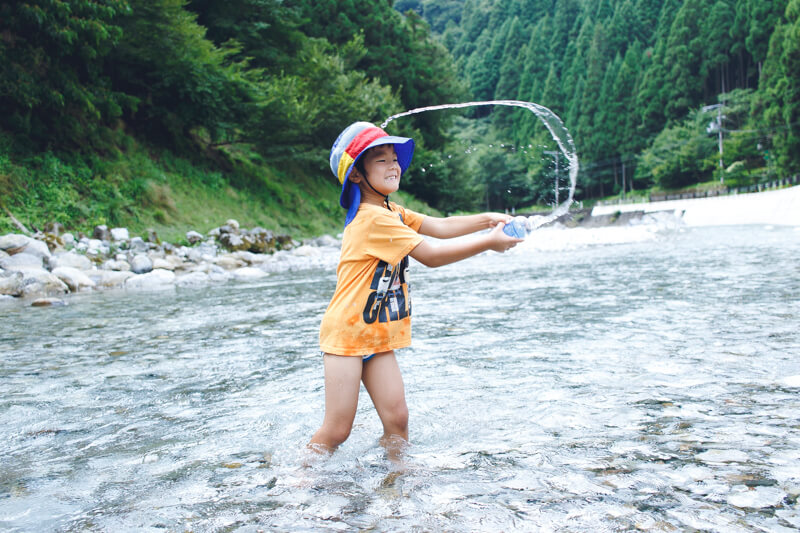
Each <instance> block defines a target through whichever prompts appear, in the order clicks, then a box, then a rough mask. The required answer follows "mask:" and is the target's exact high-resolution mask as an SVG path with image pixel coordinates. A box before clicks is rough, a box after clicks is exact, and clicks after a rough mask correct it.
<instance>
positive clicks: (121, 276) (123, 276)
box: [89, 270, 136, 288]
mask: <svg viewBox="0 0 800 533" xmlns="http://www.w3.org/2000/svg"><path fill="white" fill-rule="evenodd" d="M135 275H136V274H134V273H133V272H130V271H127V270H121V271H114V270H93V271H92V272H90V273H89V278H90V279H91V280H92V281H94V283H95V286H96V287H100V288H113V287H121V286H123V285H125V282H126V281H127V280H128V279H130V278H132V277H133V276H135Z"/></svg>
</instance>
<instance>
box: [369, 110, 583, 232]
mask: <svg viewBox="0 0 800 533" xmlns="http://www.w3.org/2000/svg"><path fill="white" fill-rule="evenodd" d="M485 105H504V106H512V107H522V108H524V109H527V110H529V111H531V112H532V113H533V114H535V115H536V116H537V117H538V118H539V120H541V121H542V123H543V124H544V126H545V127H546V128H547V131H549V132H550V135H551V136H552V137H553V140H554V141H555V142H556V144H557V145H558V148H559V150H561V153H562V154H564V157H565V158H566V159H567V161H568V163H569V165H568V168H569V182H570V185H569V194H568V195H567V199H566V200H564V202H562V203H561V204H559V205H557V206H556V207H555V209H553V212H552V213H550V215H548V216H546V217H531V219H530V224H531V229H535V228H538V227H540V226H543V225H544V224H547V223H548V222H552V221H553V220H555V219H556V218H558V217H560V216H561V215H564V214H566V213H567V212H568V211H569V206H570V205H571V204H572V201H573V200H572V199H573V196H574V194H575V185H576V183H577V180H578V155H577V150H576V149H575V143H574V142H573V140H572V136H571V135H570V134H569V131H567V128H566V127H564V123H563V122H562V121H561V119H560V118H559V117H558V115H556V114H555V113H553V112H552V111H551V110H550V109H548V108H546V107H545V106H543V105H539V104H537V103H535V102H523V101H520V100H487V101H481V102H462V103H458V104H441V105H433V106H427V107H418V108H416V109H411V110H409V111H404V112H402V113H398V114H396V115H392V116H390V117H389V118H387V119H386V120H384V121H383V123H381V128H385V127H386V126H387V124H389V122H391V121H393V120H395V119H398V118H401V117H405V116H408V115H416V114H417V113H424V112H426V111H438V110H442V109H458V108H463V107H475V106H485Z"/></svg>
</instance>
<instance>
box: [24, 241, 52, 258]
mask: <svg viewBox="0 0 800 533" xmlns="http://www.w3.org/2000/svg"><path fill="white" fill-rule="evenodd" d="M23 253H26V254H31V255H35V256H38V257H41V258H42V259H47V258H49V257H50V248H49V247H48V246H47V243H45V242H43V241H39V240H37V239H30V240H29V241H28V245H27V246H26V247H25V249H24V250H23Z"/></svg>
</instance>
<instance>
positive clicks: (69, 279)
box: [53, 267, 95, 292]
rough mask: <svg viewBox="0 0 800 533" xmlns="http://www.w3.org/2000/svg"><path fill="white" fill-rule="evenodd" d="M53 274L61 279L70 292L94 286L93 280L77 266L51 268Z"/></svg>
mask: <svg viewBox="0 0 800 533" xmlns="http://www.w3.org/2000/svg"><path fill="white" fill-rule="evenodd" d="M53 275H54V276H56V277H57V278H58V279H60V280H61V281H63V282H64V283H65V284H66V285H67V287H69V290H70V291H72V292H78V291H80V290H83V289H93V288H94V287H95V282H94V281H92V280H91V279H89V276H87V275H86V274H84V273H83V272H81V271H80V270H78V269H77V268H72V267H58V268H56V269H54V270H53Z"/></svg>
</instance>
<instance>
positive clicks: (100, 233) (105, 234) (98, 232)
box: [92, 224, 111, 241]
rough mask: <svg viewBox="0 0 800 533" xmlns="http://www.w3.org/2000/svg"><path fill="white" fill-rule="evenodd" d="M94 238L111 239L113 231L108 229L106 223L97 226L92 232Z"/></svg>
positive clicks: (100, 239)
mask: <svg viewBox="0 0 800 533" xmlns="http://www.w3.org/2000/svg"><path fill="white" fill-rule="evenodd" d="M92 238H93V239H97V240H99V241H110V240H111V232H110V231H109V230H108V226H106V225H105V224H101V225H99V226H95V227H94V231H93V232H92Z"/></svg>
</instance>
